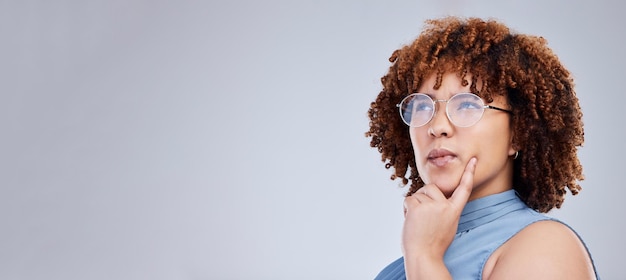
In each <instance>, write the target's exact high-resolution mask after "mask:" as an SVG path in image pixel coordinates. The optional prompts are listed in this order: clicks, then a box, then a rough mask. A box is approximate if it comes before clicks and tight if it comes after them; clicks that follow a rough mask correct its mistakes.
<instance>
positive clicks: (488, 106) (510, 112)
mask: <svg viewBox="0 0 626 280" xmlns="http://www.w3.org/2000/svg"><path fill="white" fill-rule="evenodd" d="M485 108H489V109H494V110H498V111H502V112H507V113H509V114H513V112H512V111H509V110H507V109H502V108H498V107H495V106H491V105H485Z"/></svg>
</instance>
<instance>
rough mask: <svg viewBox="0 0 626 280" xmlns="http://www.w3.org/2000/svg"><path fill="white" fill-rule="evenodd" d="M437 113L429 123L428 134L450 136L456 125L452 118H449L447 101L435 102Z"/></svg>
mask: <svg viewBox="0 0 626 280" xmlns="http://www.w3.org/2000/svg"><path fill="white" fill-rule="evenodd" d="M435 103H436V104H435V107H437V109H436V110H435V114H434V115H433V118H432V119H431V120H430V122H429V123H428V126H429V127H428V134H429V135H430V136H431V137H450V136H452V133H453V132H454V126H453V125H452V122H450V119H448V115H446V108H445V105H446V104H447V103H446V102H435Z"/></svg>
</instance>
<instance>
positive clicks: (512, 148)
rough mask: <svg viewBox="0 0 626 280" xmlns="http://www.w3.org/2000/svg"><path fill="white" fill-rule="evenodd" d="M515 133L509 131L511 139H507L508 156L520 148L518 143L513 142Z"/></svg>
mask: <svg viewBox="0 0 626 280" xmlns="http://www.w3.org/2000/svg"><path fill="white" fill-rule="evenodd" d="M514 135H515V133H514V132H513V131H511V139H509V151H508V153H509V156H510V157H512V156H514V155H515V153H517V152H518V151H519V150H520V147H519V145H517V143H515V142H514V141H515V140H514V139H515V136H514Z"/></svg>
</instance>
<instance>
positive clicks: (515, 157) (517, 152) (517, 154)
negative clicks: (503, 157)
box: [513, 151, 519, 159]
mask: <svg viewBox="0 0 626 280" xmlns="http://www.w3.org/2000/svg"><path fill="white" fill-rule="evenodd" d="M518 156H519V151H515V156H514V157H513V159H517V157H518Z"/></svg>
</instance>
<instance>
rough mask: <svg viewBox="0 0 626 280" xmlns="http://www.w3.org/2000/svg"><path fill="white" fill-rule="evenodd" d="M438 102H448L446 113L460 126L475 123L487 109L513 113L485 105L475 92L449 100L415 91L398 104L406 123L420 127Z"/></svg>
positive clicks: (456, 95)
mask: <svg viewBox="0 0 626 280" xmlns="http://www.w3.org/2000/svg"><path fill="white" fill-rule="evenodd" d="M437 102H445V103H446V115H447V116H448V119H449V120H450V122H452V124H454V125H455V126H458V127H469V126H472V125H475V124H476V123H477V122H478V121H479V120H480V119H481V118H482V116H483V113H484V112H485V109H494V110H499V111H503V112H507V113H509V114H513V112H511V111H509V110H506V109H502V108H498V107H494V106H491V105H485V103H484V102H483V100H482V98H480V97H479V96H478V95H476V94H473V93H458V94H455V95H454V96H452V97H451V98H450V99H448V100H433V99H432V98H430V96H428V95H426V94H423V93H413V94H411V95H409V96H407V97H405V98H404V99H402V102H400V104H397V105H396V106H397V107H398V108H399V109H400V117H401V118H402V121H404V123H406V124H407V125H408V126H410V127H420V126H423V125H425V124H427V123H428V122H430V120H431V119H432V118H433V116H434V115H435V103H437Z"/></svg>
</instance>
